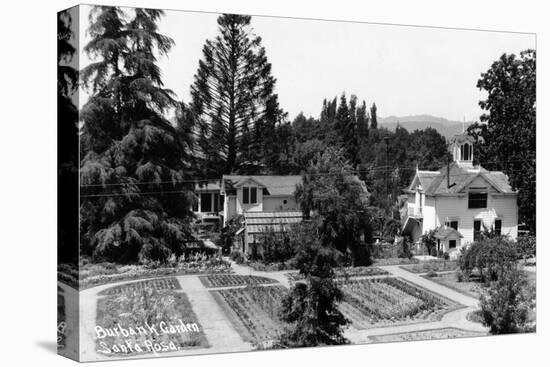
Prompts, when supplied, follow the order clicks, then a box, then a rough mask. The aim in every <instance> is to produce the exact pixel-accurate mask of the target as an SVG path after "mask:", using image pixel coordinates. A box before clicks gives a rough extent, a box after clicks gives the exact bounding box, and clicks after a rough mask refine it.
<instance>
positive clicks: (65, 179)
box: [57, 10, 78, 264]
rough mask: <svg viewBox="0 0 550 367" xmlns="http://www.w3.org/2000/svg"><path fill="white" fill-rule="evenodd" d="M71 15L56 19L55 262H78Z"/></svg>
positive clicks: (74, 71) (75, 112)
mask: <svg viewBox="0 0 550 367" xmlns="http://www.w3.org/2000/svg"><path fill="white" fill-rule="evenodd" d="M73 27H74V26H73V22H72V16H71V13H70V12H69V10H65V11H62V12H59V13H58V18H57V119H58V122H57V124H58V128H57V141H58V143H57V144H58V150H57V159H58V186H57V189H58V222H59V226H58V228H59V233H58V251H57V254H58V260H59V261H58V262H59V263H66V262H70V263H73V264H77V263H78V246H77V245H76V244H77V243H78V217H77V216H76V215H74V211H75V210H76V208H78V201H77V200H78V199H77V197H78V186H77V185H78V184H77V182H78V109H77V107H76V105H75V103H74V102H73V97H74V96H75V94H76V92H77V85H78V84H77V83H78V71H77V70H76V69H75V68H74V67H73V64H74V62H73V61H74V60H73V57H74V54H75V52H76V49H75V46H74V32H73Z"/></svg>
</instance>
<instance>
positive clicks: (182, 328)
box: [95, 278, 208, 357]
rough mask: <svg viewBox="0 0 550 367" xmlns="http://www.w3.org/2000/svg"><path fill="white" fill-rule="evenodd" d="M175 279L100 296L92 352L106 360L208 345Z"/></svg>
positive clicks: (138, 284)
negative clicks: (94, 351)
mask: <svg viewBox="0 0 550 367" xmlns="http://www.w3.org/2000/svg"><path fill="white" fill-rule="evenodd" d="M175 284H177V281H176V279H175V278H165V279H157V280H146V281H141V282H135V283H130V284H126V285H123V286H117V287H112V288H109V289H106V290H104V291H103V292H101V294H102V295H104V297H103V298H99V300H98V305H97V319H96V325H97V326H96V328H95V337H96V349H97V352H98V353H100V354H105V355H109V356H117V357H120V356H128V355H139V354H147V353H154V354H158V353H162V352H169V351H177V350H182V349H189V348H205V347H208V342H207V340H206V337H205V335H204V332H203V330H202V327H201V325H200V323H199V322H198V320H197V317H196V315H195V313H194V311H193V308H192V307H191V304H190V303H189V300H188V298H187V296H186V295H185V293H183V292H181V291H177V290H176V289H177V288H178V287H179V286H178V287H176V286H175Z"/></svg>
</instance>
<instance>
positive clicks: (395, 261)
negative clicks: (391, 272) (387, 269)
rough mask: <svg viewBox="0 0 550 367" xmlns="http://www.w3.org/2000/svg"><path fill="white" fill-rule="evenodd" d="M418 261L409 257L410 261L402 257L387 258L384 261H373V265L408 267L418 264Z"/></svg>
mask: <svg viewBox="0 0 550 367" xmlns="http://www.w3.org/2000/svg"><path fill="white" fill-rule="evenodd" d="M419 262H420V260H418V259H415V258H414V257H411V258H410V259H408V258H404V257H389V258H385V259H374V265H376V266H390V265H408V264H418V263H419Z"/></svg>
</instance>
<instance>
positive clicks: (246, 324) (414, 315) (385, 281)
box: [213, 277, 456, 345]
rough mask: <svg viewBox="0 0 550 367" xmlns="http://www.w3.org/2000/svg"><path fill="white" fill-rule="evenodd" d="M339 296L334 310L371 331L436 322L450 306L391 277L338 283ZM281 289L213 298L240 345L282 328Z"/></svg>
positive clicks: (220, 293)
mask: <svg viewBox="0 0 550 367" xmlns="http://www.w3.org/2000/svg"><path fill="white" fill-rule="evenodd" d="M337 282H338V284H339V286H340V288H341V289H342V291H343V293H344V300H343V301H342V302H341V303H340V310H341V311H342V313H343V314H344V316H345V317H346V318H347V319H348V320H349V321H350V322H351V325H352V326H353V327H355V328H359V329H363V328H373V327H380V326H391V325H397V324H402V323H410V322H425V321H432V320H436V319H437V318H438V317H440V316H441V315H443V314H444V313H445V312H448V311H449V310H451V309H453V307H455V306H456V305H455V304H453V303H452V302H451V301H449V300H447V299H444V298H442V297H439V296H437V295H435V294H433V293H431V292H429V291H427V290H424V289H421V288H419V287H417V286H415V285H413V284H411V283H409V282H407V281H404V280H401V279H398V278H394V277H378V278H371V279H351V280H350V279H339V280H338V281H337ZM286 292H287V289H286V288H284V287H282V286H279V285H269V286H258V285H257V284H252V285H248V286H246V287H244V288H243V287H240V288H229V289H223V290H217V291H214V292H213V293H214V294H216V298H217V300H218V302H219V303H220V304H222V306H223V307H224V308H225V309H226V310H228V311H227V312H228V313H230V314H231V321H232V322H233V323H234V324H235V327H236V329H237V330H238V331H239V332H240V333H241V336H242V337H243V339H244V340H246V341H250V342H252V343H254V344H257V345H259V344H261V343H262V342H264V341H266V340H276V339H277V337H278V335H279V334H280V332H281V331H282V330H283V328H284V324H283V322H281V321H280V320H279V316H278V312H279V307H280V303H281V300H282V298H283V296H284V295H285V294H286Z"/></svg>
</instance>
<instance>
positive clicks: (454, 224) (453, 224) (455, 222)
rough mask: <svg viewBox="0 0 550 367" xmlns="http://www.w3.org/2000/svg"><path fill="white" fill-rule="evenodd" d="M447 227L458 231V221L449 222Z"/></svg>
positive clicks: (446, 223)
mask: <svg viewBox="0 0 550 367" xmlns="http://www.w3.org/2000/svg"><path fill="white" fill-rule="evenodd" d="M445 225H446V226H447V227H451V228H453V229H455V230H457V231H458V220H448V221H446V222H445Z"/></svg>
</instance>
